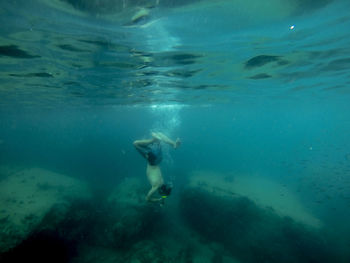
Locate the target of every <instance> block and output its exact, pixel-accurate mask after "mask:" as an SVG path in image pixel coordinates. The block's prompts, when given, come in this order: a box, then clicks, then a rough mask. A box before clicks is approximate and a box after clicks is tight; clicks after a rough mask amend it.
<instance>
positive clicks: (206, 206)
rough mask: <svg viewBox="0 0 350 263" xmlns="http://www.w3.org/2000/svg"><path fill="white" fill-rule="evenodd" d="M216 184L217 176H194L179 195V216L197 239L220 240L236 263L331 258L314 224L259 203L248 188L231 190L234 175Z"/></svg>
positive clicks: (304, 260)
mask: <svg viewBox="0 0 350 263" xmlns="http://www.w3.org/2000/svg"><path fill="white" fill-rule="evenodd" d="M199 178H200V179H199ZM205 178H207V179H205ZM221 183H222V182H221V179H220V178H219V177H218V175H216V176H215V177H213V176H209V177H208V176H203V177H200V176H197V177H194V179H192V181H191V183H190V184H189V185H188V187H187V188H186V189H185V190H184V191H183V193H182V196H181V201H180V209H181V214H182V216H183V217H184V219H185V220H186V221H187V223H188V224H189V226H190V227H191V228H193V229H194V230H196V231H197V233H199V234H200V235H201V236H202V237H203V238H205V239H206V240H208V241H210V242H213V241H214V242H219V243H220V244H223V246H224V247H225V248H226V249H227V250H228V251H230V253H231V254H232V255H233V256H234V257H236V258H237V259H239V260H240V261H242V262H331V261H332V260H331V259H332V255H333V252H332V249H331V248H330V247H331V244H328V243H327V242H326V240H325V238H324V236H323V235H322V233H321V230H320V228H317V227H312V226H310V225H307V224H305V223H302V222H301V221H297V220H295V219H294V218H292V217H290V216H286V215H283V214H281V213H279V212H277V211H276V210H275V209H273V208H271V207H270V208H269V207H268V206H263V205H261V204H259V203H258V202H256V201H255V200H254V198H256V195H255V196H254V195H253V193H254V191H252V193H251V196H249V194H248V192H245V193H246V194H245V196H243V195H242V194H240V193H236V192H235V191H234V189H233V190H232V189H230V188H228V187H227V186H228V185H230V184H233V183H234V180H233V182H229V181H227V182H226V184H221ZM262 187H263V186H262ZM274 190H275V189H269V191H274ZM237 191H238V190H237Z"/></svg>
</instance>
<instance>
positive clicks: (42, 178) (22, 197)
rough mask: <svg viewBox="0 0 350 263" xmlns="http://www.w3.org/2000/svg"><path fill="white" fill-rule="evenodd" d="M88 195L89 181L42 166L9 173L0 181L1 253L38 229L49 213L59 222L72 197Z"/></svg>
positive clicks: (75, 198)
mask: <svg viewBox="0 0 350 263" xmlns="http://www.w3.org/2000/svg"><path fill="white" fill-rule="evenodd" d="M88 198H90V194H89V190H88V187H87V185H86V184H84V183H83V182H81V181H79V180H76V179H74V178H71V177H68V176H65V175H62V174H58V173H54V172H51V171H48V170H44V169H40V168H30V169H23V170H20V171H16V172H14V173H11V174H9V175H8V176H6V177H5V178H4V179H3V180H2V181H0V253H3V252H5V251H8V250H9V249H11V248H13V247H15V246H17V245H18V244H19V243H21V242H22V241H23V240H25V239H26V238H28V237H29V236H30V235H31V234H33V232H35V231H37V230H38V227H40V225H41V224H42V222H43V221H45V220H44V219H45V218H47V216H48V215H49V214H52V215H53V214H54V215H55V216H54V217H55V218H54V219H53V220H52V221H51V223H54V224H57V223H58V222H59V220H60V219H63V218H64V215H65V213H66V212H67V211H68V209H69V206H70V204H71V203H72V202H73V201H75V200H84V199H88ZM46 221H47V220H46ZM46 226H49V224H48V222H46Z"/></svg>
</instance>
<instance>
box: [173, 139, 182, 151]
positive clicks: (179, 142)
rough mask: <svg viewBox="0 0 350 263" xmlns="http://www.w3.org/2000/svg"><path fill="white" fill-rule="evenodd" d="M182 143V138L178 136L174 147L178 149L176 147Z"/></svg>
mask: <svg viewBox="0 0 350 263" xmlns="http://www.w3.org/2000/svg"><path fill="white" fill-rule="evenodd" d="M180 145H181V140H180V138H177V139H176V141H175V143H174V148H175V149H176V148H178V147H179V146H180Z"/></svg>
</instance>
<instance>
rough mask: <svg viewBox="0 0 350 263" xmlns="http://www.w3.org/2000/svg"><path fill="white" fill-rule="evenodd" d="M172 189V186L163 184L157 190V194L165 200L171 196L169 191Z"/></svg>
mask: <svg viewBox="0 0 350 263" xmlns="http://www.w3.org/2000/svg"><path fill="white" fill-rule="evenodd" d="M172 189H173V185H172V184H163V185H162V186H161V187H159V188H158V193H159V194H160V195H161V196H162V197H163V198H167V197H168V196H169V195H170V194H171V190H172Z"/></svg>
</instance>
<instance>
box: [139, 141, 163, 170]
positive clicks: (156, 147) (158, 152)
mask: <svg viewBox="0 0 350 263" xmlns="http://www.w3.org/2000/svg"><path fill="white" fill-rule="evenodd" d="M136 149H137V150H138V152H139V153H140V154H141V155H142V156H143V157H145V158H146V160H147V161H148V163H149V164H150V165H158V164H160V162H161V161H162V159H163V155H162V147H161V145H160V142H152V143H150V144H148V145H146V146H140V145H138V146H137V147H136Z"/></svg>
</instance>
